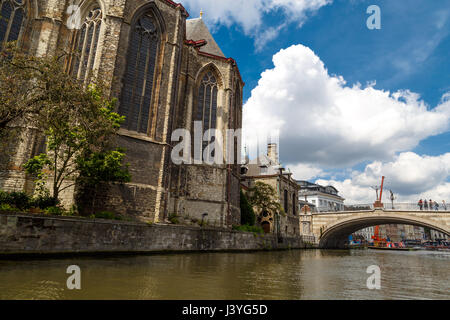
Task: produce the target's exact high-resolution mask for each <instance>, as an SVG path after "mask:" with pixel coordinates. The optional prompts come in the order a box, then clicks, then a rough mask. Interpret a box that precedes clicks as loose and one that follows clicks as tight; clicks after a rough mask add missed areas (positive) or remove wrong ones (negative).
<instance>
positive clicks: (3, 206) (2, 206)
mask: <svg viewBox="0 0 450 320" xmlns="http://www.w3.org/2000/svg"><path fill="white" fill-rule="evenodd" d="M18 211H20V210H19V209H17V208H14V207H11V205H9V204H7V203H2V204H0V212H18Z"/></svg>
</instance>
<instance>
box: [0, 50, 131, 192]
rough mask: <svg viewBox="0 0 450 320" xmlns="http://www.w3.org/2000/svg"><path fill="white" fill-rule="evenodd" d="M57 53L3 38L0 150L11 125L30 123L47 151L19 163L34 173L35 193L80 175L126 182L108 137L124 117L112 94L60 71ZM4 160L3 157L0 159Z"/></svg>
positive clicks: (71, 182)
mask: <svg viewBox="0 0 450 320" xmlns="http://www.w3.org/2000/svg"><path fill="white" fill-rule="evenodd" d="M63 58H64V55H62V56H48V57H34V56H31V55H27V54H25V53H23V52H21V51H20V50H19V49H17V48H16V47H15V46H14V45H13V44H8V45H7V46H6V48H5V49H4V50H2V52H1V53H0V137H1V138H2V139H1V141H2V143H0V154H1V155H4V154H6V151H7V145H8V144H9V142H4V141H7V140H8V139H7V138H11V137H12V136H13V132H14V129H13V127H14V126H17V125H20V124H21V123H22V124H23V123H26V124H27V125H29V124H34V125H35V126H36V127H38V128H40V129H41V130H42V131H43V133H44V134H45V136H46V141H47V152H46V153H45V154H40V155H37V156H36V157H34V158H32V159H30V160H29V161H28V162H27V163H26V164H25V166H24V168H25V170H26V172H27V173H30V174H32V175H34V176H35V177H36V182H37V189H38V194H39V195H40V196H42V197H49V195H50V192H49V190H48V187H47V184H48V181H49V179H51V183H50V184H51V186H50V187H51V190H52V195H53V197H54V198H56V199H58V197H59V195H60V193H61V192H62V191H63V190H65V189H67V188H70V187H72V186H73V185H74V184H75V183H76V182H78V181H81V182H82V183H87V184H96V183H98V182H100V181H118V182H127V181H129V180H130V175H129V173H128V168H127V166H124V165H123V163H122V162H123V159H124V151H123V150H121V149H114V147H113V146H112V141H113V139H112V137H113V136H114V135H115V134H116V133H117V131H118V129H119V128H120V125H121V123H122V122H123V121H124V120H125V117H122V116H120V115H119V114H117V113H115V112H114V109H115V104H116V100H115V99H109V98H107V97H106V95H105V94H104V90H103V89H102V88H103V85H102V84H101V83H100V81H94V80H92V82H91V84H90V85H89V86H87V87H86V86H85V84H84V83H82V82H80V81H78V80H77V79H75V78H74V77H73V76H72V75H70V74H68V73H66V72H64V71H65V70H64V66H63V65H64V64H63V63H61V62H62V61H61V60H62V59H63ZM0 160H1V161H2V164H3V165H7V157H5V159H0Z"/></svg>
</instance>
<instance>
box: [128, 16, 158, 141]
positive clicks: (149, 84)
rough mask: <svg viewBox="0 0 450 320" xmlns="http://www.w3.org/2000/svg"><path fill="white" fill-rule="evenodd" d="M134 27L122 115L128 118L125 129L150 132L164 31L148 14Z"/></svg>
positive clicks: (129, 50)
mask: <svg viewBox="0 0 450 320" xmlns="http://www.w3.org/2000/svg"><path fill="white" fill-rule="evenodd" d="M133 28H134V29H133V32H132V35H131V40H130V45H129V49H128V54H127V70H126V73H125V77H124V86H123V89H122V97H121V100H120V107H119V113H120V114H121V115H124V116H126V120H125V123H124V124H123V126H122V127H123V128H125V129H128V130H131V131H137V132H140V133H147V132H148V126H149V120H150V119H151V118H152V117H153V115H152V114H151V112H150V110H151V104H152V93H153V86H154V82H155V69H156V60H157V56H158V49H159V42H160V32H159V30H158V28H157V24H156V22H155V20H154V18H153V16H151V15H150V14H144V15H143V16H142V17H141V18H140V19H139V20H138V21H137V23H136V24H135V26H134V27H133Z"/></svg>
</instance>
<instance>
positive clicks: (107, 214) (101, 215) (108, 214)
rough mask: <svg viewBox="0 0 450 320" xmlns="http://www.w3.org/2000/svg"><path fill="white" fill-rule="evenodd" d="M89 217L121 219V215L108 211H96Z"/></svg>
mask: <svg viewBox="0 0 450 320" xmlns="http://www.w3.org/2000/svg"><path fill="white" fill-rule="evenodd" d="M90 217H91V218H92V219H107V220H123V217H122V216H121V215H119V214H116V213H114V212H110V211H102V212H96V213H94V214H93V215H91V216H90Z"/></svg>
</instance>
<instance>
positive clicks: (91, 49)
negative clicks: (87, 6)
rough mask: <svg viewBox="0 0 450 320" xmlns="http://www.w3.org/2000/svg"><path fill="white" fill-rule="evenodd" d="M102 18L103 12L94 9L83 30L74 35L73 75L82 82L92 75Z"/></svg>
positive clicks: (88, 15)
mask: <svg viewBox="0 0 450 320" xmlns="http://www.w3.org/2000/svg"><path fill="white" fill-rule="evenodd" d="M102 16H103V15H102V10H101V9H100V8H99V7H94V8H93V9H92V10H90V11H89V13H88V14H87V16H86V18H85V20H84V22H83V25H82V26H81V29H80V30H77V31H76V32H75V33H74V38H73V42H72V45H73V51H74V54H73V55H72V61H71V62H70V64H71V73H72V74H74V75H75V76H76V77H77V79H80V80H82V81H87V80H88V79H89V77H90V76H91V75H92V70H93V68H94V61H95V56H96V54H97V47H98V38H99V35H100V27H101V24H102Z"/></svg>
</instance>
